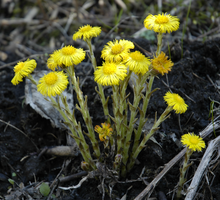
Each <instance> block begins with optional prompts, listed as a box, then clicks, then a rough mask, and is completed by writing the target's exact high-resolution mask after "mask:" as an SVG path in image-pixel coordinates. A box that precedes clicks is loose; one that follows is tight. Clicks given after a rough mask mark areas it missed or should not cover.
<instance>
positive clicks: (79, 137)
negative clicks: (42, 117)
mask: <svg viewBox="0 0 220 200" xmlns="http://www.w3.org/2000/svg"><path fill="white" fill-rule="evenodd" d="M62 99H65V98H64V97H63V95H62V94H61V100H62ZM50 100H51V102H52V104H53V106H54V107H55V108H56V109H57V110H58V111H59V113H60V114H61V115H62V117H63V119H64V121H65V122H66V124H67V126H68V127H69V129H70V131H71V133H72V135H71V136H72V137H73V138H74V139H75V141H76V143H77V145H78V147H79V149H80V152H81V154H82V156H83V159H84V160H85V161H86V162H87V163H89V165H90V166H91V167H92V168H93V169H96V165H95V163H94V161H93V160H92V157H91V154H90V151H89V146H88V144H87V143H86V141H85V138H84V136H83V134H82V130H81V127H80V126H79V125H78V124H77V123H76V120H74V119H75V118H73V117H72V115H71V114H70V113H71V112H70V110H69V106H68V105H67V103H66V101H63V100H62V102H63V104H64V106H65V110H66V113H65V112H64V111H63V110H64V109H63V108H62V107H61V105H60V103H59V101H58V102H56V101H55V100H54V99H53V97H50Z"/></svg>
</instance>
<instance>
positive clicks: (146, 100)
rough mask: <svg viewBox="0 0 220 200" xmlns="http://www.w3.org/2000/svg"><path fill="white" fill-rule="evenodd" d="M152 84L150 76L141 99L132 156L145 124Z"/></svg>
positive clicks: (152, 77)
mask: <svg viewBox="0 0 220 200" xmlns="http://www.w3.org/2000/svg"><path fill="white" fill-rule="evenodd" d="M153 82H154V76H150V80H149V83H148V84H147V91H146V95H145V97H144V98H143V106H142V108H141V112H140V119H139V126H138V129H137V131H136V133H135V138H134V145H133V148H132V154H134V152H135V151H136V149H137V147H138V145H139V140H140V138H141V134H142V129H143V126H144V124H145V122H146V119H145V114H146V112H147V107H148V103H149V101H150V97H151V90H152V86H153Z"/></svg>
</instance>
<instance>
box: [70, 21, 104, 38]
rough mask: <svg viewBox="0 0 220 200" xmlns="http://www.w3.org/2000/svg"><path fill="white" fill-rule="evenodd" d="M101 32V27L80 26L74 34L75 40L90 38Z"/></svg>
mask: <svg viewBox="0 0 220 200" xmlns="http://www.w3.org/2000/svg"><path fill="white" fill-rule="evenodd" d="M100 33H101V27H97V26H94V27H92V26H90V25H85V26H82V27H80V28H79V30H78V31H77V32H76V33H75V34H74V35H73V40H77V39H81V38H83V40H85V41H86V40H88V39H91V38H93V37H97V36H98V35H99V34H100Z"/></svg>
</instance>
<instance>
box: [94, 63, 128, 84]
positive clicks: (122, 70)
mask: <svg viewBox="0 0 220 200" xmlns="http://www.w3.org/2000/svg"><path fill="white" fill-rule="evenodd" d="M126 76H127V67H126V66H125V65H124V64H122V63H114V62H103V63H102V66H98V67H97V69H96V71H95V72H94V80H95V81H96V82H97V83H98V84H100V85H104V86H107V85H119V82H120V80H124V78H125V77H126Z"/></svg>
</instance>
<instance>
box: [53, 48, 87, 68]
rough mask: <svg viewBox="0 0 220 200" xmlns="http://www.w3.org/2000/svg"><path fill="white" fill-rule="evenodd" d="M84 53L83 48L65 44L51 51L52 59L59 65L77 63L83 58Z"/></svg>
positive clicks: (67, 65)
mask: <svg viewBox="0 0 220 200" xmlns="http://www.w3.org/2000/svg"><path fill="white" fill-rule="evenodd" d="M85 56H86V53H85V51H84V50H83V49H81V48H80V49H77V48H75V47H73V46H71V45H69V46H65V47H63V48H62V49H59V50H57V51H55V52H54V53H53V59H54V61H55V62H56V63H57V64H58V65H59V66H60V67H61V68H63V67H64V66H65V67H69V66H72V65H78V64H79V63H81V62H82V61H83V60H84V59H85Z"/></svg>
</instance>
